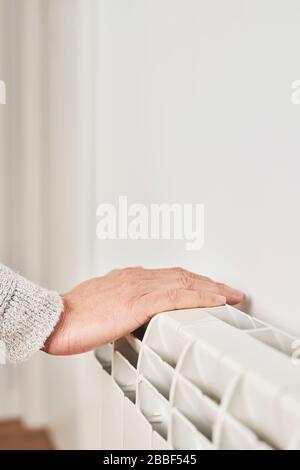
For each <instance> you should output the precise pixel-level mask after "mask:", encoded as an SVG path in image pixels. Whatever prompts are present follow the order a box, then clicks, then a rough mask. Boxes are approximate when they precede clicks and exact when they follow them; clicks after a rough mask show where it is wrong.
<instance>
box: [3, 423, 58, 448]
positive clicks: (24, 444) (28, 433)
mask: <svg viewBox="0 0 300 470" xmlns="http://www.w3.org/2000/svg"><path fill="white" fill-rule="evenodd" d="M53 449H54V447H53V445H52V443H51V440H50V438H49V436H48V433H47V431H45V430H43V429H41V430H35V431H32V430H28V429H26V428H24V426H22V424H21V422H20V421H7V422H3V423H0V450H53Z"/></svg>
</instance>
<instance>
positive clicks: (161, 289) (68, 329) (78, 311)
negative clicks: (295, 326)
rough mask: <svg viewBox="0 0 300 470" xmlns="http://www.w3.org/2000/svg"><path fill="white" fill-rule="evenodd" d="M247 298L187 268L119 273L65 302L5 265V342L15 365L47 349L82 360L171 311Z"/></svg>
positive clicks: (0, 286) (0, 288)
mask: <svg viewBox="0 0 300 470" xmlns="http://www.w3.org/2000/svg"><path fill="white" fill-rule="evenodd" d="M242 299H243V294H242V293H241V292H239V291H236V290H234V289H231V288H230V287H228V286H226V285H224V284H220V283H217V282H214V281H213V280H211V279H209V278H207V277H204V276H200V275H198V274H194V273H191V272H189V271H186V270H183V269H181V268H172V269H143V268H127V269H117V270H114V271H112V272H110V273H109V274H107V275H106V276H103V277H98V278H95V279H90V280H88V281H85V282H83V283H82V284H80V285H79V286H77V287H75V288H74V289H73V290H71V291H70V292H68V293H67V294H65V295H64V296H62V297H60V296H59V295H58V294H57V293H55V292H49V291H47V290H45V289H42V288H41V287H38V286H36V285H34V284H33V283H31V282H29V281H27V280H25V279H24V278H22V277H21V276H19V275H18V274H15V273H13V272H12V271H10V270H9V269H8V268H6V267H4V266H3V265H0V340H2V341H4V343H5V345H6V351H7V357H8V359H9V360H11V361H13V362H18V361H22V360H24V359H26V358H27V357H28V356H29V355H30V354H31V353H33V352H35V351H37V350H39V349H42V348H43V349H44V351H46V352H47V353H49V354H55V355H66V354H68V355H69V354H77V353H82V352H86V351H90V350H93V349H95V348H97V347H99V346H100V345H102V344H105V343H108V342H111V341H114V340H116V339H117V338H120V337H121V336H124V335H126V334H128V333H130V332H132V331H134V330H135V329H137V328H138V327H140V326H141V325H143V324H144V323H146V322H147V321H148V320H150V319H151V318H152V317H153V316H154V315H156V314H157V313H160V312H165V311H169V310H176V309H184V308H196V307H215V306H220V305H224V304H225V303H226V302H227V303H229V304H236V303H239V302H240V301H241V300H242Z"/></svg>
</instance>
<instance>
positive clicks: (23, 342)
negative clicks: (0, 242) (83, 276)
mask: <svg viewBox="0 0 300 470" xmlns="http://www.w3.org/2000/svg"><path fill="white" fill-rule="evenodd" d="M62 311H63V301H62V298H61V297H60V296H59V294H57V293H56V292H50V291H48V290H46V289H43V288H41V287H39V286H37V285H35V284H33V283H32V282H29V281H28V280H26V279H25V278H23V277H22V276H20V275H19V274H16V273H14V272H13V271H11V270H10V269H9V268H7V267H6V266H4V265H2V264H0V341H1V346H2V348H4V350H5V354H6V358H7V359H8V360H9V361H10V362H14V363H17V362H21V361H24V360H25V359H27V358H28V357H29V356H30V355H31V354H32V353H34V352H35V351H38V350H39V349H41V348H42V347H43V345H44V343H45V341H46V339H47V338H48V337H49V336H50V334H51V332H52V330H53V328H54V326H55V325H56V323H57V322H58V320H59V317H60V314H61V313H62Z"/></svg>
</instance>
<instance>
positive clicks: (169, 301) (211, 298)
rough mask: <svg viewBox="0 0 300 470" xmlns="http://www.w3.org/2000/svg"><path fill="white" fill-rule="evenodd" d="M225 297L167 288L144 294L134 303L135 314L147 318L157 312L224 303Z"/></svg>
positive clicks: (206, 292) (203, 292) (205, 292)
mask: <svg viewBox="0 0 300 470" xmlns="http://www.w3.org/2000/svg"><path fill="white" fill-rule="evenodd" d="M225 303H226V297H225V296H222V295H219V294H215V293H213V292H209V291H198V290H188V289H169V290H167V291H158V292H152V293H150V294H146V295H144V296H143V297H141V298H140V299H139V300H138V301H137V304H136V309H137V314H138V316H139V317H145V318H142V320H145V321H146V320H148V319H149V318H151V317H153V316H154V315H156V314H157V313H160V312H167V311H169V310H179V309H185V308H197V307H217V306H221V305H225Z"/></svg>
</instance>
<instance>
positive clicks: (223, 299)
mask: <svg viewBox="0 0 300 470" xmlns="http://www.w3.org/2000/svg"><path fill="white" fill-rule="evenodd" d="M215 298H216V303H217V304H220V305H225V304H226V297H225V296H224V295H216V297H215Z"/></svg>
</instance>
